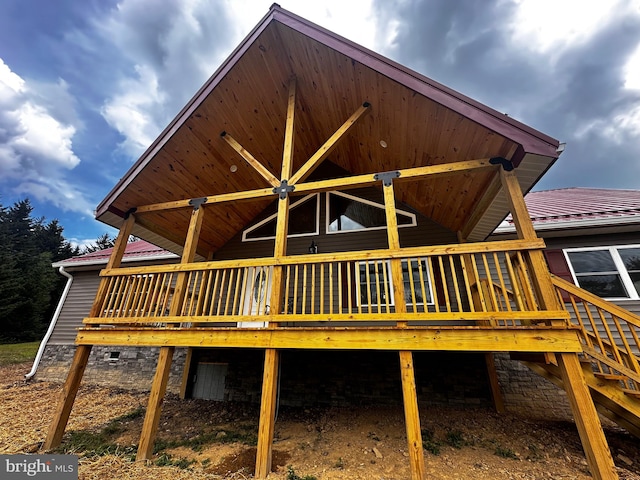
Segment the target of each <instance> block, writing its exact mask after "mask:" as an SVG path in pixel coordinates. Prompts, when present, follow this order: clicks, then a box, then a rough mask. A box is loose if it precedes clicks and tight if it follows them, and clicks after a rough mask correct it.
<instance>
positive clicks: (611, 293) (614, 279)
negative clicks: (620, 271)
mask: <svg viewBox="0 0 640 480" xmlns="http://www.w3.org/2000/svg"><path fill="white" fill-rule="evenodd" d="M578 283H579V284H580V287H582V288H584V289H585V290H587V291H589V292H591V293H593V294H594V295H598V296H599V297H605V298H607V297H628V295H627V292H626V290H625V289H624V286H623V285H622V280H621V279H620V275H579V276H578Z"/></svg>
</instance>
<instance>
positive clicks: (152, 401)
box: [136, 347, 175, 460]
mask: <svg viewBox="0 0 640 480" xmlns="http://www.w3.org/2000/svg"><path fill="white" fill-rule="evenodd" d="M174 350H175V347H161V348H160V353H159V354H158V365H157V367H156V373H155V375H154V376H153V383H152V384H151V393H150V394H149V403H148V404H147V412H146V414H145V416H144V423H143V424H142V433H141V434H140V443H139V444H138V454H137V455H136V460H149V459H150V458H151V457H152V456H153V443H154V441H155V439H156V433H157V431H158V422H160V408H161V406H162V401H163V399H164V394H165V392H166V391H167V382H168V381H169V372H170V370H171V360H172V358H173V352H174Z"/></svg>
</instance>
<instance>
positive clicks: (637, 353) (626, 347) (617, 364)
mask: <svg viewBox="0 0 640 480" xmlns="http://www.w3.org/2000/svg"><path fill="white" fill-rule="evenodd" d="M552 281H553V283H554V285H555V286H556V290H557V292H558V297H559V298H560V300H561V302H562V303H563V304H564V305H565V308H566V309H567V310H568V311H569V313H570V314H571V317H570V318H571V322H572V323H573V324H574V325H576V326H579V327H580V337H581V340H582V346H583V354H584V355H585V358H587V359H588V360H589V361H590V362H591V364H592V367H593V369H594V373H595V374H596V375H597V376H598V375H599V376H601V377H602V378H609V379H614V380H618V381H620V382H621V384H622V386H623V388H625V389H627V390H630V391H631V392H635V393H636V394H638V395H640V339H639V334H640V333H639V332H640V317H638V316H637V315H635V314H633V313H631V312H629V311H627V310H625V309H624V308H621V307H619V306H617V305H615V304H613V303H611V302H607V301H606V300H603V299H602V298H600V297H598V296H597V295H593V294H591V293H589V292H587V291H586V290H583V289H581V288H579V287H576V286H575V285H574V284H572V283H570V282H567V281H566V280H563V279H561V278H559V277H556V276H553V277H552Z"/></svg>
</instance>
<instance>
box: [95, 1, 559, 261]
mask: <svg viewBox="0 0 640 480" xmlns="http://www.w3.org/2000/svg"><path fill="white" fill-rule="evenodd" d="M377 65H380V66H381V67H380V68H374V67H376V66H377ZM382 70H386V71H382ZM292 77H295V78H296V81H297V94H296V112H295V114H296V116H295V136H294V140H295V143H294V145H295V149H294V156H293V172H294V173H295V172H296V171H297V169H298V168H300V166H302V165H303V164H304V162H305V161H306V160H308V159H309V157H311V155H313V154H314V153H315V152H316V150H317V149H318V148H319V147H320V146H321V145H322V144H323V143H324V142H325V141H326V140H327V139H328V138H329V137H330V136H331V135H332V134H333V133H334V132H335V131H336V129H338V128H339V127H340V126H341V125H342V124H343V122H344V121H345V120H346V119H347V118H348V117H349V116H350V115H351V114H353V113H354V112H355V111H356V109H357V108H358V107H360V106H361V105H362V104H363V103H364V102H369V103H370V104H371V108H370V109H369V110H370V111H369V112H367V113H365V115H364V116H363V117H362V118H360V120H359V121H358V123H357V124H356V126H355V127H354V128H352V129H351V130H350V131H349V133H348V134H347V135H346V136H345V137H344V138H343V139H342V140H341V141H340V143H339V144H338V146H337V147H336V148H335V150H334V151H333V152H332V154H331V155H330V156H329V160H331V161H332V162H333V163H335V164H336V165H338V166H340V167H341V168H342V169H344V170H346V171H348V172H351V173H352V174H364V173H372V174H373V173H377V172H383V171H389V170H395V169H402V168H410V167H417V166H426V165H434V164H443V163H450V162H457V161H462V160H473V159H479V158H487V157H495V156H500V157H505V158H507V159H513V160H514V163H515V162H518V161H520V160H521V159H522V157H523V154H524V153H528V151H529V152H531V153H536V154H538V155H546V157H544V158H548V161H549V165H550V164H551V163H552V162H553V160H554V159H555V158H556V157H557V154H555V149H556V147H557V141H555V140H553V139H550V138H549V137H546V136H544V135H543V134H540V133H539V132H535V131H533V130H531V129H529V128H528V127H526V126H524V125H521V124H518V123H517V122H514V121H513V120H512V119H509V118H500V114H498V113H497V112H493V111H491V110H490V109H488V108H486V107H483V106H481V105H480V104H478V103H477V102H473V101H472V100H470V99H466V98H465V97H463V96H462V95H459V94H456V93H455V92H451V91H449V90H447V89H446V88H445V87H442V86H440V85H438V84H435V82H429V83H428V82H426V81H425V80H428V79H425V78H424V77H420V76H419V75H418V74H415V73H414V72H410V71H408V70H406V69H404V68H403V67H401V66H399V65H395V64H393V63H392V62H390V61H388V60H386V59H384V58H382V57H379V56H377V55H376V54H373V53H372V52H369V51H367V50H365V49H362V48H361V47H358V46H356V45H354V44H351V43H350V42H346V41H344V40H343V39H341V38H339V37H337V36H335V35H333V34H331V33H330V32H327V31H325V30H322V29H320V28H319V27H316V26H314V25H312V24H310V23H309V22H306V21H304V20H302V19H300V18H299V17H295V16H293V15H291V14H289V13H288V12H285V11H283V10H281V9H280V8H279V7H277V6H276V7H272V10H271V11H270V14H269V15H267V17H265V19H264V20H263V21H262V22H261V23H260V24H259V25H258V26H257V27H256V29H254V31H253V32H252V33H251V34H250V35H249V37H248V38H247V39H246V40H245V41H244V42H243V43H242V44H241V45H240V47H238V49H237V50H236V51H235V52H234V53H233V54H232V56H231V57H230V58H229V60H227V62H225V64H223V66H222V67H221V68H220V69H219V70H218V72H216V73H215V74H214V75H213V77H211V79H210V80H209V81H208V82H207V84H205V86H204V87H203V88H202V89H201V90H200V92H198V94H196V96H195V97H194V99H193V100H192V101H191V102H190V103H189V104H188V105H187V106H186V107H185V108H184V109H183V111H182V112H181V113H180V114H179V115H178V117H176V119H175V120H174V121H173V122H172V124H171V125H169V126H168V127H167V129H166V130H165V131H164V132H163V133H162V134H161V135H160V137H159V138H158V139H157V140H156V141H155V142H154V144H153V145H152V146H151V147H150V148H149V150H147V152H145V154H144V155H143V156H142V157H141V158H140V160H138V162H137V163H136V164H135V165H134V166H133V167H132V169H131V170H130V171H129V172H128V173H127V174H126V175H125V176H124V177H123V179H122V180H121V181H120V182H119V183H118V185H116V187H115V188H114V189H113V190H112V192H111V193H110V194H109V195H108V196H107V197H106V198H105V200H103V202H102V203H101V204H100V205H99V207H98V218H99V219H102V220H103V221H107V222H108V223H112V224H113V223H117V222H114V218H117V217H118V216H122V214H123V212H126V211H128V210H130V209H131V208H135V207H139V206H142V205H148V204H153V203H160V202H167V201H173V200H183V199H190V198H198V197H203V196H211V195H217V194H221V193H232V192H238V191H243V190H252V189H259V188H266V187H269V185H268V184H267V182H266V181H265V180H264V179H263V178H262V177H261V176H259V175H258V174H257V173H256V172H255V171H254V169H253V168H251V167H250V166H249V165H248V164H247V163H246V162H245V161H244V160H243V159H242V158H241V157H240V156H239V155H238V153H236V152H235V151H234V150H233V149H232V148H231V146H230V145H229V144H228V143H227V142H226V141H225V140H224V139H223V138H222V137H221V135H220V134H221V132H223V131H224V132H227V133H228V134H229V135H231V136H232V137H233V138H234V139H235V140H237V141H238V142H239V143H240V144H241V145H242V146H243V147H244V148H245V149H246V150H247V151H249V152H250V153H251V154H252V155H253V156H254V157H255V158H256V159H258V160H259V161H260V162H261V163H262V164H263V165H264V166H265V167H267V168H268V169H269V170H270V171H271V172H272V173H273V174H274V175H275V176H276V177H278V178H281V177H280V170H281V161H282V154H283V143H284V128H285V120H286V109H287V96H288V88H289V81H290V79H291V78H292ZM416 85H417V87H416ZM434 98H435V100H434ZM443 98H444V99H445V100H446V101H443ZM436 100H438V101H436ZM496 126H497V127H496ZM523 139H524V141H523ZM382 143H384V145H386V147H384V146H383V145H382ZM534 150H535V151H534ZM233 165H235V166H236V168H237V170H235V171H234V172H232V170H233V169H232V166H233ZM547 168H548V167H547ZM492 175H493V174H492V173H491V172H486V171H485V172H483V173H474V174H473V175H471V174H461V175H459V176H455V177H447V178H443V179H439V180H430V181H419V182H410V183H403V184H402V185H400V186H399V187H398V188H397V189H396V195H397V199H398V200H399V201H401V202H404V203H406V204H408V205H411V206H413V207H414V208H415V209H416V210H418V211H420V212H422V213H423V214H424V215H426V216H428V217H430V218H431V219H433V220H435V221H436V222H438V223H440V224H442V225H444V226H445V227H447V228H449V229H451V230H453V231H458V230H461V229H462V228H463V227H464V225H465V223H466V222H467V220H468V218H469V217H470V216H471V214H472V212H473V208H474V206H475V205H476V204H477V203H478V202H479V201H480V199H481V197H482V195H483V193H484V191H485V190H486V189H487V188H488V186H489V184H490V182H491V180H492ZM272 201H273V199H272V198H267V199H264V198H263V199H260V200H253V201H243V202H242V203H237V202H236V203H224V204H216V205H214V206H207V207H206V208H207V210H208V211H207V215H206V220H205V223H204V225H203V230H202V233H201V238H202V245H201V248H200V249H201V250H211V251H215V250H217V249H218V248H219V247H221V246H222V245H224V244H225V243H226V242H227V241H228V240H229V239H230V238H232V237H233V236H234V235H235V234H236V233H237V232H238V231H239V230H241V229H242V228H244V227H245V226H246V225H248V224H249V223H250V222H251V220H252V219H253V218H254V217H255V216H256V215H258V214H259V213H260V212H261V211H262V210H263V209H264V208H265V207H266V206H267V205H268V204H269V203H270V202H272ZM114 213H115V214H116V215H113V214H114ZM189 216H190V212H189V211H188V210H187V209H182V210H171V211H165V212H161V213H147V214H144V215H140V216H139V217H140V218H139V219H138V221H139V222H140V223H141V225H142V226H143V227H144V228H145V229H147V230H149V231H151V232H153V233H154V234H156V235H159V236H161V237H164V238H167V239H168V240H170V241H172V242H175V243H177V244H181V243H182V241H183V239H184V236H185V234H186V230H187V225H188V220H189Z"/></svg>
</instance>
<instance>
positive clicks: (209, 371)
mask: <svg viewBox="0 0 640 480" xmlns="http://www.w3.org/2000/svg"><path fill="white" fill-rule="evenodd" d="M227 368H228V365H227V364H226V363H206V362H203V363H198V367H197V369H196V376H195V378H194V382H193V390H192V394H191V395H192V397H193V398H202V399H205V400H216V401H220V402H221V401H223V400H224V386H225V379H226V378H227Z"/></svg>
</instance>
